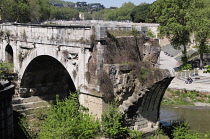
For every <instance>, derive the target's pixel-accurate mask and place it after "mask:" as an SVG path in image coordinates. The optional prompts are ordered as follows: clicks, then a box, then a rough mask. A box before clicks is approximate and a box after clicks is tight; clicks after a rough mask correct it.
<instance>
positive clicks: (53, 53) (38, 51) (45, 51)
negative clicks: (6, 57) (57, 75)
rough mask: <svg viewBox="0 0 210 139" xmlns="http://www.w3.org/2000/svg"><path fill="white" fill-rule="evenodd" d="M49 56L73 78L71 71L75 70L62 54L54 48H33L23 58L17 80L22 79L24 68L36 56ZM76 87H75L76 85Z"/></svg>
mask: <svg viewBox="0 0 210 139" xmlns="http://www.w3.org/2000/svg"><path fill="white" fill-rule="evenodd" d="M43 55H45V56H50V57H52V58H54V59H56V60H57V61H59V62H60V64H62V65H63V67H65V69H66V70H67V71H68V73H69V75H70V77H73V71H74V69H75V66H74V65H72V63H71V62H70V61H69V60H68V59H67V58H65V57H64V56H63V54H62V52H59V51H58V50H56V49H55V48H54V47H38V48H35V49H33V50H31V51H30V52H29V53H28V54H27V56H26V57H25V58H24V60H23V61H22V63H21V68H20V70H19V73H18V76H19V80H21V79H22V77H23V74H24V72H25V70H26V68H27V67H28V65H29V64H30V62H31V61H32V60H33V59H35V58H36V57H38V56H43ZM72 80H73V82H74V84H75V85H76V81H75V80H76V79H74V78H72ZM76 86H77V85H76Z"/></svg>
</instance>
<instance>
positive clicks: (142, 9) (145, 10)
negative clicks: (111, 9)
mask: <svg viewBox="0 0 210 139" xmlns="http://www.w3.org/2000/svg"><path fill="white" fill-rule="evenodd" d="M149 8H150V4H148V3H141V4H140V5H138V6H136V7H135V8H133V10H132V12H131V14H130V16H131V19H132V21H133V22H145V21H146V20H147V18H148V14H149Z"/></svg>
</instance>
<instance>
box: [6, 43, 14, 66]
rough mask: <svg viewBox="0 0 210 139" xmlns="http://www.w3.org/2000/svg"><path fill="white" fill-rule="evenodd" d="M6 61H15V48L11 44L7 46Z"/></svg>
mask: <svg viewBox="0 0 210 139" xmlns="http://www.w3.org/2000/svg"><path fill="white" fill-rule="evenodd" d="M5 61H6V62H9V63H13V49H12V47H11V45H9V44H8V45H7V46H6V48H5Z"/></svg>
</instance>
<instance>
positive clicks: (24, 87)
mask: <svg viewBox="0 0 210 139" xmlns="http://www.w3.org/2000/svg"><path fill="white" fill-rule="evenodd" d="M75 90H76V88H75V85H74V83H73V81H72V79H71V77H70V75H69V73H68V71H67V70H66V68H65V67H64V66H63V65H62V64H61V63H60V62H59V61H58V60H57V59H55V58H53V57H51V56H47V55H42V56H38V57H36V58H34V59H33V60H32V61H31V62H30V63H29V65H28V66H27V68H26V70H25V72H24V74H23V77H22V79H21V84H20V96H21V97H30V96H39V97H40V98H42V99H49V100H53V99H55V97H56V94H58V95H59V96H60V97H65V96H67V95H68V94H69V92H70V91H71V92H74V91H75Z"/></svg>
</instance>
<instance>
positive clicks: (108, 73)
mask: <svg viewBox="0 0 210 139" xmlns="http://www.w3.org/2000/svg"><path fill="white" fill-rule="evenodd" d="M148 28H150V29H151V30H153V31H154V32H155V31H156V29H157V25H156V24H147V25H146V24H132V23H116V22H113V23H111V22H110V23H97V22H96V23H84V22H83V23H81V22H65V23H62V24H60V23H56V24H53V25H52V24H42V25H41V24H40V25H31V24H16V23H14V24H1V25H0V53H1V54H0V59H1V60H3V61H6V62H10V63H13V64H14V72H16V73H18V81H17V92H16V95H15V96H16V100H17V101H16V102H17V103H23V104H25V103H30V101H32V100H33V101H35V102H36V101H37V102H38V101H39V102H40V101H41V100H51V99H54V98H55V94H59V96H67V95H68V93H69V91H75V90H80V92H81V93H80V103H81V104H82V105H84V106H85V107H87V108H88V109H89V111H90V113H92V114H93V115H98V117H100V115H101V113H102V110H103V109H104V108H105V106H106V104H107V103H108V102H109V101H111V100H114V99H115V100H117V101H119V102H120V108H121V111H122V112H125V113H126V119H127V123H128V125H129V126H130V128H131V129H135V130H145V129H146V130H155V129H156V128H157V123H158V120H159V108H160V102H161V99H162V97H163V94H164V92H165V90H166V89H167V87H168V85H169V84H170V82H171V80H172V79H173V76H174V75H173V72H172V71H169V70H160V69H158V68H157V67H158V66H157V65H158V63H157V61H158V57H159V53H160V47H159V44H158V43H159V42H158V39H150V38H148V37H147V36H146V35H145V32H146V31H147V29H148ZM133 30H135V32H138V31H141V32H138V34H135V35H133V36H132V35H129V36H128V35H124V36H121V35H113V34H112V32H114V33H116V32H118V33H120V34H122V32H127V33H133ZM37 97H38V98H37ZM29 98H31V99H29ZM35 98H36V99H35ZM18 105H21V104H18ZM21 107H22V105H21ZM26 108H27V107H26Z"/></svg>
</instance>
